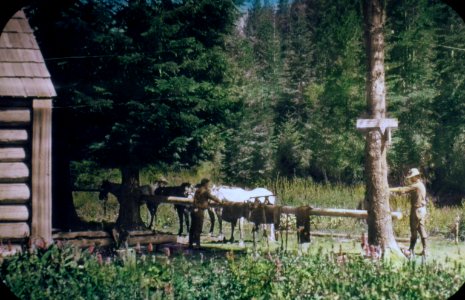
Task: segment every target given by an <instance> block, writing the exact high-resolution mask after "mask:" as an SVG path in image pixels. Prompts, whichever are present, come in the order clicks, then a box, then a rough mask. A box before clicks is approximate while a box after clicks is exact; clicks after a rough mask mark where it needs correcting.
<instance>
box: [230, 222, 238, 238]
mask: <svg viewBox="0 0 465 300" xmlns="http://www.w3.org/2000/svg"><path fill="white" fill-rule="evenodd" d="M236 224H237V219H236V220H233V221H232V222H231V238H230V239H229V241H230V242H231V243H234V227H236Z"/></svg>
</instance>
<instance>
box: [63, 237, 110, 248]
mask: <svg viewBox="0 0 465 300" xmlns="http://www.w3.org/2000/svg"><path fill="white" fill-rule="evenodd" d="M58 243H62V244H63V245H66V246H76V247H81V248H85V247H90V246H99V247H108V246H112V245H113V244H114V241H113V239H112V238H99V239H89V238H80V239H70V240H60V239H55V244H58Z"/></svg>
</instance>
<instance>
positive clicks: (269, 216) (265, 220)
mask: <svg viewBox="0 0 465 300" xmlns="http://www.w3.org/2000/svg"><path fill="white" fill-rule="evenodd" d="M248 220H249V221H251V222H252V223H253V224H254V227H253V229H252V234H253V244H254V249H256V242H255V241H256V238H255V235H256V232H257V231H258V228H259V226H260V225H266V224H270V225H273V228H274V227H276V228H278V229H279V231H280V233H282V232H281V231H282V228H281V226H280V223H281V206H279V205H268V204H266V203H261V202H260V201H259V200H258V199H256V200H255V201H254V203H252V204H251V208H250V213H249V218H248ZM264 235H265V236H266V235H267V232H266V230H264ZM270 235H273V238H274V231H273V233H272V234H271V232H270ZM280 236H281V249H283V238H282V234H280ZM268 240H271V238H270V237H269V238H268V239H267V242H268Z"/></svg>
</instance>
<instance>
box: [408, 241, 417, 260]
mask: <svg viewBox="0 0 465 300" xmlns="http://www.w3.org/2000/svg"><path fill="white" fill-rule="evenodd" d="M416 243H417V239H410V247H409V248H408V250H409V251H410V258H414V257H415V244H416Z"/></svg>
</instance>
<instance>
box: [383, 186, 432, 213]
mask: <svg viewBox="0 0 465 300" xmlns="http://www.w3.org/2000/svg"><path fill="white" fill-rule="evenodd" d="M389 190H390V191H391V192H400V193H409V198H410V202H411V205H412V209H415V208H420V207H424V206H426V187H425V185H424V184H423V182H422V181H421V180H418V181H417V182H415V183H412V184H411V185H408V186H404V187H397V188H391V189H389Z"/></svg>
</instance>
